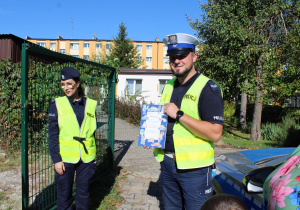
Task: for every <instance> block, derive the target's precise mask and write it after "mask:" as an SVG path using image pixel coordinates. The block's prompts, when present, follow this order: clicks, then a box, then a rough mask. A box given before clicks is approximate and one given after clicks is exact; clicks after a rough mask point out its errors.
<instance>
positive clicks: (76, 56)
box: [71, 55, 79, 58]
mask: <svg viewBox="0 0 300 210" xmlns="http://www.w3.org/2000/svg"><path fill="white" fill-rule="evenodd" d="M71 56H73V57H75V58H79V55H71Z"/></svg>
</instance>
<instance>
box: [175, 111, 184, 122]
mask: <svg viewBox="0 0 300 210" xmlns="http://www.w3.org/2000/svg"><path fill="white" fill-rule="evenodd" d="M183 115H184V113H183V111H181V110H178V111H177V113H176V121H179V119H180V118H181V117H182V116H183Z"/></svg>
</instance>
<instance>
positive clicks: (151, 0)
mask: <svg viewBox="0 0 300 210" xmlns="http://www.w3.org/2000/svg"><path fill="white" fill-rule="evenodd" d="M200 2H201V3H206V2H207V0H148V1H146V0H81V1H79V0H0V34H13V35H16V36H18V37H20V38H23V39H26V36H29V37H31V38H41V39H46V38H48V39H56V38H57V37H58V35H59V36H62V37H63V38H65V39H92V38H93V36H94V35H96V37H97V38H98V39H100V40H101V39H103V40H105V39H107V40H110V39H113V37H114V36H117V34H118V32H119V25H120V24H121V23H122V22H123V23H124V24H125V27H126V28H127V29H126V32H127V34H128V38H131V39H132V40H133V41H155V38H159V39H160V41H162V40H163V38H164V36H166V35H168V34H173V33H188V34H192V35H195V34H196V31H195V30H194V29H192V28H191V26H190V25H189V21H188V20H187V17H186V15H188V16H189V17H190V18H191V20H196V18H198V19H200V20H201V14H202V11H201V9H200V8H199V5H200Z"/></svg>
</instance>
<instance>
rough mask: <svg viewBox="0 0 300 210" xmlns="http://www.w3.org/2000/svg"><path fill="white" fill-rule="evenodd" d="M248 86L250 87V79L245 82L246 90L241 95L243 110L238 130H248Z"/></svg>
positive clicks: (241, 109) (241, 110)
mask: <svg viewBox="0 0 300 210" xmlns="http://www.w3.org/2000/svg"><path fill="white" fill-rule="evenodd" d="M247 86H248V79H246V80H245V89H243V90H242V94H241V108H240V117H239V124H238V128H242V129H246V128H247V121H246V119H247V115H246V114H247V93H246V90H247Z"/></svg>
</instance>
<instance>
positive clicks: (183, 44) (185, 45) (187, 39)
mask: <svg viewBox="0 0 300 210" xmlns="http://www.w3.org/2000/svg"><path fill="white" fill-rule="evenodd" d="M163 41H164V43H165V45H168V51H167V55H166V56H170V55H183V54H187V53H189V52H192V51H193V52H195V47H196V46H197V45H198V44H199V41H198V39H197V38H196V37H194V36H192V35H190V34H184V33H176V34H170V35H167V36H165V37H164V40H163Z"/></svg>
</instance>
